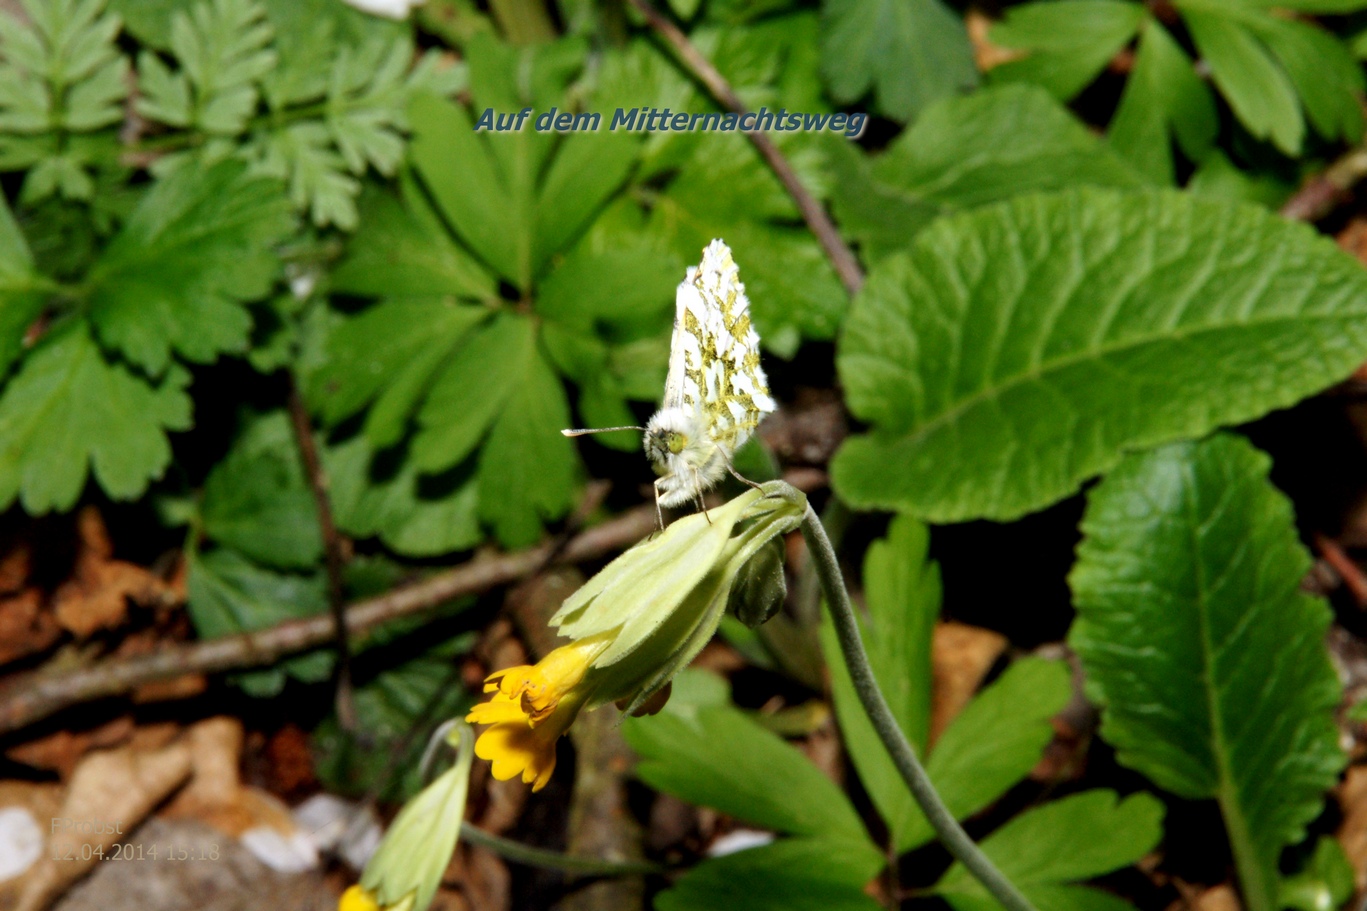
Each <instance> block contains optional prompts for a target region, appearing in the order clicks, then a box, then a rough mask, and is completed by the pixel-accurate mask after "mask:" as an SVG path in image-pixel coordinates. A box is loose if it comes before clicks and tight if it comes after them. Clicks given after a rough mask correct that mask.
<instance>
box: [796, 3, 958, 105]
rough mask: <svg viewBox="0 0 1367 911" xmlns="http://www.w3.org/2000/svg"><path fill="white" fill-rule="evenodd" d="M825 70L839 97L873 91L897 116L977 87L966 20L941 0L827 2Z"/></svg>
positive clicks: (852, 98) (824, 12)
mask: <svg viewBox="0 0 1367 911" xmlns="http://www.w3.org/2000/svg"><path fill="white" fill-rule="evenodd" d="M822 25H823V30H824V34H823V40H822V45H821V73H822V75H823V76H824V77H825V79H826V86H827V88H829V89H830V92H831V96H832V97H834V98H835V99H836V100H837V101H840V102H843V103H849V102H854V101H858V100H859V99H861V98H862V97H864V96H865V95H866V94H868V93H869V92H872V93H873V94H874V97H875V99H876V101H877V105H878V110H879V111H880V112H881V113H883V114H885V115H887V116H888V117H891V118H892V119H894V120H901V121H907V120H911V119H912V118H914V117H915V116H916V115H917V114H918V113H919V112H920V111H921V110H922V109H923V108H924V107H925V106H926V105H928V104H930V103H931V102H933V101H936V100H938V99H940V98H944V97H946V96H948V95H955V94H958V93H961V92H966V91H968V90H969V89H972V88H973V87H974V86H976V85H977V84H978V71H977V68H976V67H975V66H974V65H973V48H972V45H970V44H969V41H968V33H967V32H966V31H965V30H964V24H963V20H961V19H960V18H959V16H958V15H957V14H956V13H954V12H953V11H951V10H950V9H949V8H947V7H945V6H944V5H943V4H941V3H939V2H938V0H871V2H860V0H825V2H824V3H823V4H822Z"/></svg>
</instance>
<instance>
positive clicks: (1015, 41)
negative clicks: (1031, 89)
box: [988, 0, 1145, 101]
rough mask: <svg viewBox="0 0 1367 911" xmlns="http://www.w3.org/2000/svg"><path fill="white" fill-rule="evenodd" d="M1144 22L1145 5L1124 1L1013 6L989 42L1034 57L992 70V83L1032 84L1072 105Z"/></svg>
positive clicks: (1053, 0) (1051, 0) (1064, 0)
mask: <svg viewBox="0 0 1367 911" xmlns="http://www.w3.org/2000/svg"><path fill="white" fill-rule="evenodd" d="M1144 18H1145V11H1144V7H1143V6H1142V5H1140V4H1138V3H1128V2H1125V0H1045V2H1041V3H1025V4H1021V5H1020V6H1013V7H1011V8H1010V9H1008V10H1007V11H1006V17H1005V18H1004V19H1003V20H1002V21H1001V22H1000V23H998V24H997V25H995V26H994V27H993V28H992V31H991V33H990V34H989V36H988V40H990V41H991V42H992V43H993V44H995V45H1000V46H1002V47H1007V48H1020V49H1023V50H1026V51H1029V52H1030V53H1029V54H1028V55H1027V56H1025V57H1023V58H1021V59H1019V60H1008V61H1006V62H1004V63H1002V64H1000V65H999V66H995V67H993V68H992V70H991V74H992V79H993V80H999V79H1004V80H1020V81H1024V82H1033V83H1036V84H1037V85H1042V86H1044V87H1045V88H1046V89H1048V90H1049V92H1050V94H1052V95H1053V96H1054V97H1056V98H1058V99H1059V100H1060V101H1068V100H1070V99H1071V98H1073V96H1075V95H1076V94H1077V93H1078V92H1080V91H1082V90H1083V89H1084V88H1086V87H1087V86H1088V85H1089V84H1091V82H1092V80H1093V79H1095V78H1096V77H1097V74H1098V73H1100V72H1101V71H1102V69H1104V68H1105V66H1106V64H1107V63H1109V62H1110V60H1111V58H1112V57H1114V56H1115V53H1116V51H1118V50H1120V49H1121V48H1122V47H1124V46H1125V45H1126V44H1128V43H1129V41H1130V39H1131V38H1133V37H1134V33H1135V30H1136V29H1138V28H1139V26H1140V23H1141V22H1143V21H1144Z"/></svg>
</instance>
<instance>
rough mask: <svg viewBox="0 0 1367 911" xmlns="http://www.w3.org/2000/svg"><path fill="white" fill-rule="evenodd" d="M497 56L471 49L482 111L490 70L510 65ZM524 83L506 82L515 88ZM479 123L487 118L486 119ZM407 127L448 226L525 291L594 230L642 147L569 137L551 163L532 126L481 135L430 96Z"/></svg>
mask: <svg viewBox="0 0 1367 911" xmlns="http://www.w3.org/2000/svg"><path fill="white" fill-rule="evenodd" d="M498 47H499V46H498V45H496V44H493V43H490V42H488V41H481V42H476V44H475V45H473V46H472V53H474V54H475V56H474V57H472V58H471V87H472V90H473V91H474V92H475V95H476V98H477V99H479V103H480V104H487V102H486V101H484V100H483V98H482V95H481V93H483V95H488V94H491V93H494V92H496V91H497V90H496V89H495V88H494V87H493V84H492V80H491V76H490V74H489V73H486V69H494V70H497V71H499V72H501V71H502V69H503V67H504V66H505V65H506V62H507V61H505V60H503V59H502V55H503V53H504V52H503V51H501V50H498V49H497V48H498ZM555 47H557V46H548V49H545V50H543V51H540V52H538V54H537V55H536V56H535V57H534V58H533V65H532V67H531V69H532V72H534V73H540V72H542V70H543V69H545V68H553V62H547V61H550V60H551V58H553V57H554V56H555V55H556V54H560V53H563V49H561V50H558V51H557V50H554V49H553V48H555ZM490 57H493V58H498V59H497V60H491V59H489V58H490ZM537 60H541V61H542V62H541V63H540V64H537V63H535V61H537ZM520 78H521V77H515V76H512V75H510V76H509V80H510V83H514V84H515V83H516V81H517V79H520ZM532 78H537V77H535V76H534V77H532ZM544 78H546V79H551V77H550V76H546V77H544ZM550 84H553V82H552V83H550ZM542 91H546V89H543V90H542ZM560 103H561V104H563V103H564V102H563V101H561V102H560ZM551 106H553V105H551V104H549V103H548V104H547V106H546V108H538V109H537V113H538V114H541V113H546V112H547V111H548V109H549V107H551ZM520 107H521V104H513V105H512V106H510V107H499V108H497V110H499V111H500V112H507V111H514V112H515V111H517V110H518V109H519V108H520ZM476 114H477V115H479V116H483V114H484V110H478V111H477V112H476ZM410 117H411V119H412V122H413V130H414V138H413V145H412V150H411V155H412V159H413V163H414V166H415V167H416V168H417V171H418V173H419V174H420V175H421V176H422V179H423V182H424V183H425V184H426V185H427V187H428V188H429V190H430V191H431V193H432V196H433V198H434V199H435V201H436V202H437V205H438V206H439V208H440V209H441V211H442V214H443V215H444V216H445V218H446V220H447V222H448V223H449V224H450V225H451V227H452V228H454V230H455V232H456V233H457V234H458V235H459V236H460V238H461V239H462V240H463V241H464V242H465V243H466V244H467V245H469V247H470V248H471V249H472V250H474V251H475V252H476V253H477V254H478V255H479V256H480V257H481V258H482V259H483V260H484V261H485V262H486V263H488V264H489V266H491V267H492V268H493V269H494V270H495V271H497V272H498V273H499V274H500V275H502V276H503V277H504V278H505V279H507V280H508V281H509V282H511V283H512V284H513V285H515V286H516V287H517V288H519V289H522V290H527V289H529V288H530V287H531V286H532V284H533V282H534V280H535V279H536V278H538V277H539V276H540V275H541V274H542V273H543V272H544V271H545V269H546V267H547V265H548V264H549V263H550V260H551V257H552V256H553V255H555V254H556V253H560V252H563V251H564V250H565V249H566V248H568V247H569V246H571V245H572V244H573V242H574V241H575V240H576V239H577V238H578V236H579V234H580V233H581V232H583V231H584V230H585V229H586V228H587V227H588V223H589V222H590V220H591V219H592V217H593V216H594V215H595V214H596V213H597V211H598V209H599V208H601V207H602V205H603V204H604V203H605V202H606V201H607V200H608V198H609V197H610V196H611V195H612V194H613V193H614V192H615V191H616V190H617V189H618V188H619V187H620V186H621V185H622V183H623V182H624V181H625V180H626V178H627V175H628V174H629V173H630V171H631V169H632V167H633V166H634V164H635V161H636V157H637V154H638V151H639V147H640V144H639V142H638V141H637V139H636V138H635V137H633V136H632V135H630V134H627V133H617V134H613V133H608V132H606V131H605V132H601V133H593V134H583V135H577V134H571V135H568V136H566V137H564V138H563V139H561V140H560V141H559V143H557V144H554V148H555V154H554V155H553V156H552V155H551V149H552V146H553V143H552V139H553V134H551V133H545V132H540V131H536V130H534V129H533V126H532V123H531V122H528V123H526V124H525V125H524V129H523V130H522V131H517V132H487V131H482V132H476V131H475V129H474V126H475V125H474V123H473V122H472V121H471V118H470V115H469V114H468V113H467V112H466V110H465V109H464V108H463V107H461V106H459V105H456V104H453V103H451V102H446V101H442V100H440V99H437V98H436V97H434V96H431V95H427V94H419V95H417V96H416V97H415V100H414V102H413V105H412V107H411V108H410ZM604 126H606V125H604ZM548 159H549V160H548Z"/></svg>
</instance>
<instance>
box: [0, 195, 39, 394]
mask: <svg viewBox="0 0 1367 911" xmlns="http://www.w3.org/2000/svg"><path fill="white" fill-rule="evenodd" d="M46 298H47V295H46V294H44V293H43V291H42V289H41V279H40V278H39V276H38V275H37V274H36V273H35V270H34V265H33V254H32V252H30V251H29V245H28V242H27V241H26V240H25V239H24V233H23V232H22V231H21V230H19V225H18V224H16V223H15V221H14V215H13V214H12V213H11V212H10V208H9V205H8V204H6V202H5V200H4V198H3V197H0V380H3V379H4V377H5V376H6V374H8V373H9V369H10V366H11V365H13V364H14V362H15V361H16V360H17V359H18V358H19V355H20V354H22V353H23V350H24V336H25V334H27V332H28V329H29V327H30V326H31V325H33V322H34V320H36V319H37V318H38V316H39V315H40V314H41V313H42V312H43V307H44V305H45V303H46Z"/></svg>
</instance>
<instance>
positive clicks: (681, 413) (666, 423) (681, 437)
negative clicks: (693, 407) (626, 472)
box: [643, 408, 697, 470]
mask: <svg viewBox="0 0 1367 911" xmlns="http://www.w3.org/2000/svg"><path fill="white" fill-rule="evenodd" d="M694 423H695V421H694V420H693V418H692V416H691V415H690V414H689V413H688V412H687V411H685V410H684V409H682V408H661V409H660V410H659V411H657V412H656V413H655V416H654V417H653V418H651V419H650V421H649V422H648V423H647V424H646V433H645V439H644V441H643V442H644V444H645V450H646V456H648V457H649V458H650V461H651V462H653V463H654V464H655V466H656V469H657V470H668V466H669V464H670V462H671V461H672V460H673V459H674V458H677V457H678V456H679V455H680V454H681V453H682V452H683V451H684V450H686V449H688V446H689V443H691V442H693V441H694V440H695V439H697V433H696V431H695V428H694V426H693V425H694Z"/></svg>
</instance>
